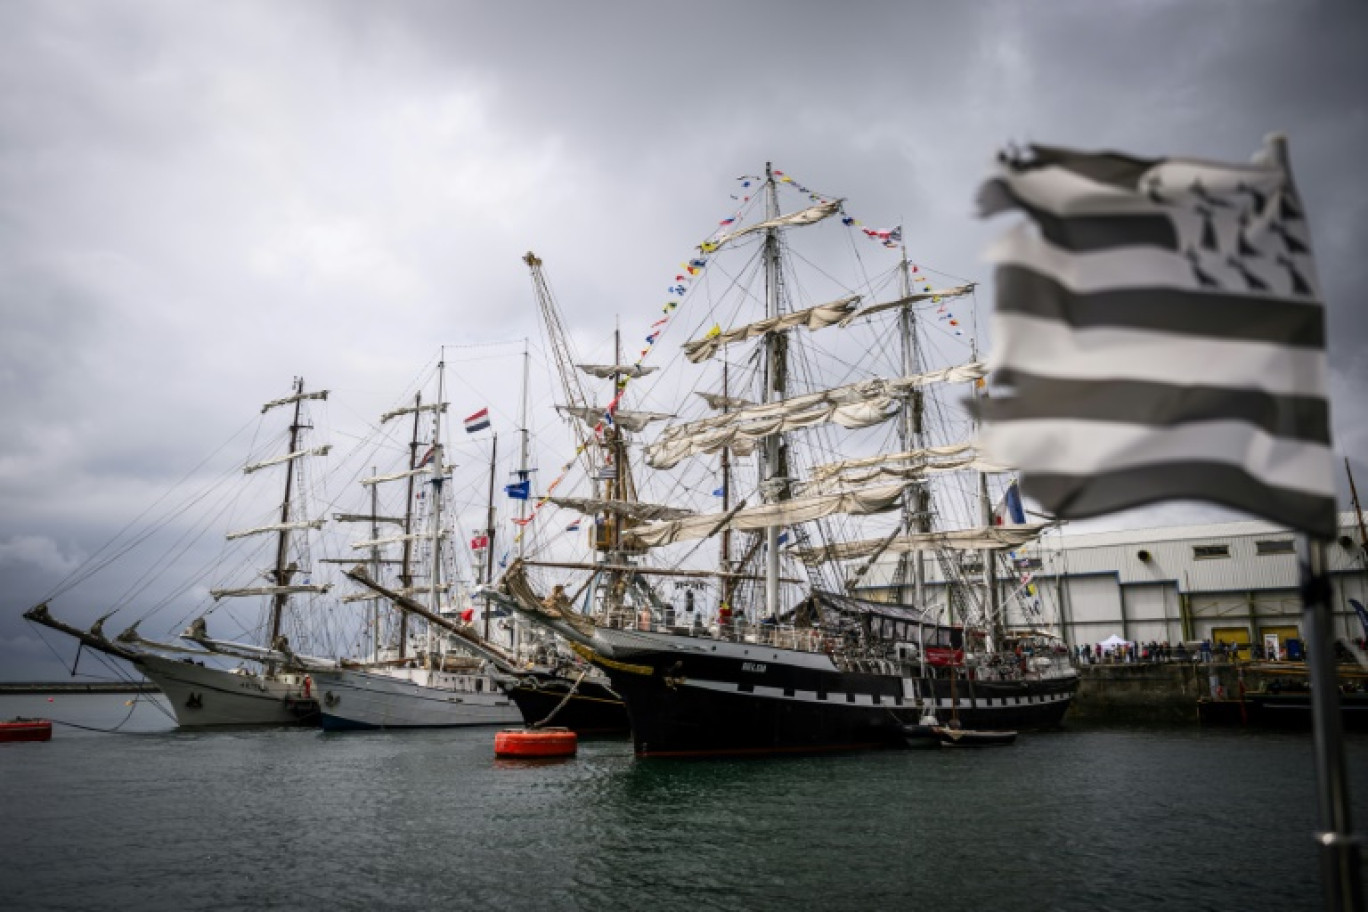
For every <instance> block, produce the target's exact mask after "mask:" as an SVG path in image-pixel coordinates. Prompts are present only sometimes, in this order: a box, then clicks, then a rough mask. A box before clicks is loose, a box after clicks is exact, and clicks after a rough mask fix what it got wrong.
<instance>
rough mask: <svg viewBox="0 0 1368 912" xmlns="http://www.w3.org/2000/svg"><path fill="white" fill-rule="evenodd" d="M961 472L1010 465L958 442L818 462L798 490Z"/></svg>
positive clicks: (1006, 469) (815, 491)
mask: <svg viewBox="0 0 1368 912" xmlns="http://www.w3.org/2000/svg"><path fill="white" fill-rule="evenodd" d="M961 471H966V472H967V471H975V472H985V473H989V474H992V473H999V472H1010V471H1011V468H1010V467H1009V466H1004V465H999V464H998V463H995V462H990V461H989V460H987V459H984V458H983V457H982V456H980V455H979V453H978V451H977V450H976V449H975V447H974V446H973V445H972V444H968V443H959V444H951V445H949V446H942V447H927V448H925V449H920V450H908V451H906V452H902V453H889V454H886V455H879V456H870V457H867V458H864V459H847V460H844V461H843V462H833V463H827V464H826V465H820V466H817V467H815V468H814V469H813V470H812V472H811V473H810V474H811V476H812V477H811V478H810V480H809V481H807V482H806V483H805V484H803V485H801V486H800V488H799V489H800V490H801V491H802V493H804V494H822V493H827V492H830V491H834V490H838V489H840V488H848V487H860V486H863V485H867V484H873V483H875V482H879V481H891V480H893V479H899V478H900V479H902V480H904V481H918V480H920V479H923V478H925V477H926V476H927V475H934V474H936V473H938V472H961Z"/></svg>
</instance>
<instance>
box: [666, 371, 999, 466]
mask: <svg viewBox="0 0 1368 912" xmlns="http://www.w3.org/2000/svg"><path fill="white" fill-rule="evenodd" d="M986 373H987V369H986V368H985V367H984V366H983V364H982V363H981V362H978V361H974V362H971V363H969V364H962V365H959V366H956V367H949V368H945V369H944V370H938V371H931V372H929V373H924V374H912V375H909V376H906V377H898V378H896V379H893V380H883V379H879V378H875V379H873V380H865V381H862V382H860V383H852V384H850V385H848V386H839V387H836V388H835V389H830V390H822V391H820V392H816V393H808V394H806V395H802V396H795V397H793V398H790V399H782V400H780V401H778V402H771V403H766V404H764V405H756V406H751V407H749V408H744V409H739V410H738V411H735V412H728V413H726V414H723V415H715V416H713V417H711V418H704V419H702V420H700V421H693V422H689V423H688V424H679V425H675V426H674V427H672V428H669V429H667V430H666V431H665V432H664V433H663V434H661V436H660V439H658V440H657V441H656V442H655V443H653V444H651V445H650V446H648V447H647V448H646V462H647V464H648V465H650V466H651V467H652V468H655V469H669V468H673V467H674V466H676V465H678V464H679V463H680V461H681V460H683V459H684V458H685V457H687V456H691V455H694V454H695V453H715V452H717V451H718V450H720V449H722V448H723V447H730V448H732V449H737V448H738V447H741V446H744V445H745V444H746V443H749V444H751V445H752V446H753V445H754V442H755V441H756V440H759V439H760V438H762V437H768V436H770V435H771V434H778V433H781V432H784V431H790V430H795V429H797V428H805V427H812V426H813V425H817V424H827V423H831V424H838V425H840V426H841V427H844V428H851V429H854V428H862V427H870V426H872V425H875V424H879V423H880V422H883V421H886V420H888V419H889V418H891V417H892V416H893V415H894V414H896V413H897V408H898V404H899V401H900V400H901V398H902V397H903V396H904V395H906V394H907V393H908V392H909V391H910V390H912V389H914V388H916V387H919V386H925V385H926V384H929V383H939V382H945V383H958V382H964V381H967V380H976V379H978V378H979V377H982V376H984V375H985V374H986Z"/></svg>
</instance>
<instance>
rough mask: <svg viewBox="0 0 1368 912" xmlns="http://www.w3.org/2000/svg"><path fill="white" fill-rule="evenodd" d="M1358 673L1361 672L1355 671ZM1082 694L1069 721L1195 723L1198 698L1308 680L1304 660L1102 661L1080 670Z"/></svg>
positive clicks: (1347, 668) (1347, 670) (1344, 671)
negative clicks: (1218, 689) (1218, 691)
mask: <svg viewBox="0 0 1368 912" xmlns="http://www.w3.org/2000/svg"><path fill="white" fill-rule="evenodd" d="M1340 671H1341V679H1342V680H1343V679H1344V677H1345V676H1346V675H1349V676H1353V677H1358V676H1359V675H1362V674H1363V672H1362V670H1361V669H1359V668H1358V666H1357V665H1341V666H1340ZM1355 672H1358V674H1357V675H1356V674H1355ZM1079 676H1080V680H1079V687H1078V695H1077V696H1076V697H1075V698H1074V702H1073V706H1071V707H1070V709H1069V715H1068V716H1067V717H1066V718H1065V720H1064V723H1065V725H1068V724H1070V723H1074V722H1076V723H1080V724H1089V723H1108V722H1146V723H1168V724H1187V725H1196V724H1198V720H1197V699H1198V698H1199V697H1209V696H1211V695H1212V688H1213V683H1212V677H1213V676H1214V677H1215V679H1216V681H1215V685H1214V686H1219V687H1221V688H1222V689H1223V694H1224V695H1225V696H1230V697H1234V696H1236V695H1237V694H1238V692H1239V685H1240V680H1241V678H1243V680H1244V686H1245V690H1246V691H1257V690H1262V689H1264V688H1265V687H1266V686H1268V685H1271V684H1273V683H1274V682H1282V683H1287V682H1289V681H1293V680H1305V677H1306V666H1305V664H1304V663H1301V662H1239V661H1235V662H1231V661H1211V662H1157V663H1150V662H1135V663H1129V662H1116V663H1111V662H1102V663H1099V664H1096V665H1083V666H1081V667H1080V668H1079Z"/></svg>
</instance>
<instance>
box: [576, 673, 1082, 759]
mask: <svg viewBox="0 0 1368 912" xmlns="http://www.w3.org/2000/svg"><path fill="white" fill-rule="evenodd" d="M728 651H731V652H738V653H739V652H741V650H739V649H731V650H728ZM750 652H751V653H753V654H756V658H755V659H749V658H745V657H730V656H722V655H684V656H683V657H681V653H680V652H679V651H675V650H661V651H659V652H654V653H652V652H636V654H634V655H632V656H631V657H630V660H626V659H627V657H626V656H624V657H623V658H624V661H612V660H610V661H609V662H605V663H603V667H604V668H605V670H606V671H607V672H608V675H609V678H610V680H611V681H612V685H613V689H614V690H616V691H617V692H618V693H620V694H621V695H622V697H623V699H624V700H625V701H626V703H627V712H628V715H629V716H630V717H631V724H632V738H633V742H634V747H635V750H636V754H637V755H638V756H640V757H687V756H700V757H701V756H727V755H734V756H745V755H763V754H781V753H819V752H827V751H847V750H866V749H872V748H885V747H905V746H906V738H905V736H904V726H906V725H911V724H914V723H916V722H918V721H919V719H920V718H921V716H922V703H923V702H926V701H929V702H930V704H931V705H932V706H934V707H935V710H936V713H937V715H938V717H939V718H940V720H941V721H942V722H945V721H949V720H950V719H952V718H955V719H958V721H959V723H960V724H961V725H962V726H963V727H965V728H972V729H984V730H993V729H1009V730H1014V731H1023V730H1033V729H1034V730H1039V729H1047V728H1053V727H1057V726H1058V725H1059V724H1060V723H1061V722H1062V721H1063V719H1064V715H1065V713H1066V712H1068V708H1069V704H1070V702H1071V701H1072V699H1073V695H1074V693H1075V691H1076V690H1077V678H1076V677H1075V676H1072V675H1062V676H1059V677H1052V678H1027V679H1019V680H997V681H983V680H978V681H975V680H973V679H972V678H970V677H967V676H966V677H960V678H958V679H956V680H955V681H953V682H952V681H951V680H950V679H949V678H948V677H930V676H927V677H922V676H904V675H902V674H899V673H897V672H896V669H894V668H891V667H885V668H882V669H874V670H871V671H869V672H856V671H844V670H839V669H837V668H836V667H835V666H834V665H831V666H830V668H829V670H827V669H823V668H821V667H820V665H821V664H822V662H824V661H825V662H828V664H830V663H829V660H827V659H826V657H824V656H814V655H811V654H802V653H787V652H783V651H775V650H771V649H763V648H762V649H752V650H750ZM785 655H788V656H796V657H798V662H797V663H795V664H788V663H786V662H784V661H782V658H781V657H782V656H785ZM776 659H780V661H776Z"/></svg>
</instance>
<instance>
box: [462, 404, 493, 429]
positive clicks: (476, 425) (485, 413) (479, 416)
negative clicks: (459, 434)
mask: <svg viewBox="0 0 1368 912" xmlns="http://www.w3.org/2000/svg"><path fill="white" fill-rule="evenodd" d="M487 427H489V409H487V408H482V409H480V410H479V411H478V412H476V413H475V414H473V415H471V416H470V417H469V418H467V419H466V420H465V429H466V433H467V434H473V433H475V432H476V431H483V430H484V429H485V428H487Z"/></svg>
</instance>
